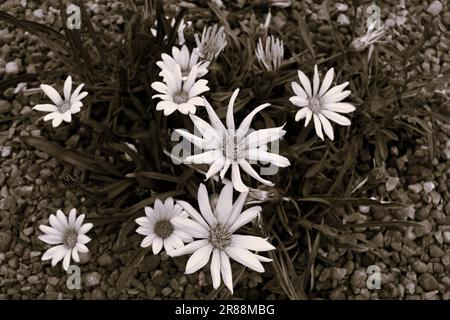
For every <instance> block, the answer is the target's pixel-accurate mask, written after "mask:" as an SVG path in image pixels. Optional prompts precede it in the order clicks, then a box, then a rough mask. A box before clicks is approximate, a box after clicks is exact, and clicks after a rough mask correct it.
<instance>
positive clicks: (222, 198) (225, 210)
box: [215, 182, 233, 224]
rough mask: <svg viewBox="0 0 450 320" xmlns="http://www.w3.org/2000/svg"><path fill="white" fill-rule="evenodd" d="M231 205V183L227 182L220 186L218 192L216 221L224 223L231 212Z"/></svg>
mask: <svg viewBox="0 0 450 320" xmlns="http://www.w3.org/2000/svg"><path fill="white" fill-rule="evenodd" d="M232 206H233V184H232V183H230V182H228V183H226V184H225V186H224V187H223V188H222V191H221V192H220V194H219V200H218V201H217V205H216V208H215V212H216V215H217V221H218V222H219V223H220V224H225V222H227V220H228V218H229V217H230V214H231V209H232Z"/></svg>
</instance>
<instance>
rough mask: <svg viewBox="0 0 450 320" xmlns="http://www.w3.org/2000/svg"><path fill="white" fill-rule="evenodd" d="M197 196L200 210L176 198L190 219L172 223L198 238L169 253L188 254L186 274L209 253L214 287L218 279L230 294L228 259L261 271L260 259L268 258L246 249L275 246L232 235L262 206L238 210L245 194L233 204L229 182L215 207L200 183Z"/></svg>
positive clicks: (266, 248) (173, 255) (176, 254)
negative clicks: (189, 255)
mask: <svg viewBox="0 0 450 320" xmlns="http://www.w3.org/2000/svg"><path fill="white" fill-rule="evenodd" d="M197 198H198V205H199V208H200V213H198V211H197V210H195V209H194V208H193V207H192V206H191V205H190V204H189V203H187V202H185V201H178V203H179V204H180V205H181V206H182V207H183V209H184V210H186V212H187V213H188V214H189V216H190V218H191V219H190V218H187V217H177V218H174V219H173V220H172V222H173V224H174V225H175V226H176V227H179V228H180V229H181V228H182V229H184V230H186V232H189V233H190V234H192V236H193V237H194V238H197V239H200V240H196V241H194V242H191V243H189V244H187V245H185V246H184V247H181V248H178V249H175V250H173V251H172V252H171V253H170V255H171V256H172V257H177V256H181V255H184V254H191V253H192V256H191V257H190V258H189V260H188V262H187V264H186V271H185V273H186V274H190V273H194V272H196V271H197V270H200V269H201V268H203V267H204V266H205V265H206V264H207V263H208V261H209V260H210V259H209V258H210V256H211V254H212V257H211V267H210V268H211V278H212V280H213V287H214V288H215V289H217V288H218V287H219V285H220V282H221V278H222V279H223V282H224V283H225V285H226V286H227V287H228V289H230V291H231V293H233V275H232V272H231V265H230V258H231V259H233V260H235V261H237V262H239V263H240V264H242V265H244V266H246V267H248V268H250V269H252V270H255V271H257V272H264V267H263V265H262V264H261V262H270V261H272V260H271V259H268V258H266V257H263V256H260V255H257V254H254V253H252V252H251V251H250V250H254V251H268V250H274V249H275V247H274V246H272V245H271V244H270V243H269V242H267V240H266V239H263V238H260V237H256V236H250V235H240V234H234V233H235V232H236V231H237V230H238V229H239V228H240V227H242V226H244V225H246V224H247V223H249V222H250V221H252V220H253V219H255V218H256V217H257V216H259V214H260V212H261V210H262V209H261V207H251V208H249V209H247V210H245V211H244V212H242V207H243V205H244V202H245V199H246V198H247V193H241V194H240V195H239V198H238V199H237V200H236V202H235V203H234V204H233V186H232V185H231V183H227V184H225V186H224V188H223V189H222V191H221V192H220V195H219V200H218V201H217V205H216V206H213V207H211V204H210V202H209V198H208V192H207V191H206V187H205V186H204V185H203V184H200V186H199V189H198V195H197Z"/></svg>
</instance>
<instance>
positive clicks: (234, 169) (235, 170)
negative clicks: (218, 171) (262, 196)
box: [231, 163, 248, 192]
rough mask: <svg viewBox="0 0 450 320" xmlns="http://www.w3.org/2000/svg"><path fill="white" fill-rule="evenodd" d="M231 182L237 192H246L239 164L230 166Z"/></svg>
mask: <svg viewBox="0 0 450 320" xmlns="http://www.w3.org/2000/svg"><path fill="white" fill-rule="evenodd" d="M231 181H232V182H233V187H234V188H235V189H236V190H237V191H239V192H248V188H247V186H246V185H245V184H244V183H243V182H242V179H241V173H240V170H239V164H237V163H233V164H232V165H231Z"/></svg>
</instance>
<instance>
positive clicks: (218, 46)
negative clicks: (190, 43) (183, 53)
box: [194, 24, 227, 61]
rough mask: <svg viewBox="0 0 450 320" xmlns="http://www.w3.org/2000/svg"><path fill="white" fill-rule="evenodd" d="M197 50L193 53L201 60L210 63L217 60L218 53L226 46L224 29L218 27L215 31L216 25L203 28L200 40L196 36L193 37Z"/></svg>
mask: <svg viewBox="0 0 450 320" xmlns="http://www.w3.org/2000/svg"><path fill="white" fill-rule="evenodd" d="M194 37H195V42H196V43H197V48H195V49H194V50H195V51H194V52H195V53H197V54H198V55H199V56H200V57H201V58H203V59H205V60H209V61H212V60H214V59H217V57H218V56H219V54H220V52H221V51H222V50H223V49H224V48H225V46H226V45H227V41H226V40H225V32H224V27H220V28H219V30H217V24H215V25H214V26H210V27H206V26H205V27H204V28H203V32H202V38H201V39H200V38H199V36H198V34H195V35H194Z"/></svg>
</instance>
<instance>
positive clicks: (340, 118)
mask: <svg viewBox="0 0 450 320" xmlns="http://www.w3.org/2000/svg"><path fill="white" fill-rule="evenodd" d="M321 112H322V114H323V115H324V116H325V117H327V118H328V119H330V120H331V121H334V122H336V123H338V124H340V125H342V126H349V125H350V124H351V121H350V120H349V119H348V118H346V117H344V116H341V115H340V114H338V113H336V112H333V111H329V110H322V111H321Z"/></svg>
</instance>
